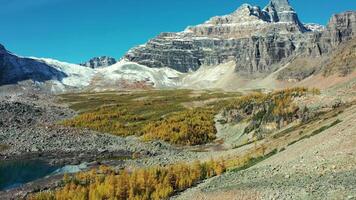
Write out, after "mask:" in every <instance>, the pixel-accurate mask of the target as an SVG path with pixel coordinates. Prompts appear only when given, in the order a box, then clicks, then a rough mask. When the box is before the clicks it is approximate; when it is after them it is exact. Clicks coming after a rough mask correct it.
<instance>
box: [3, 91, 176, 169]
mask: <svg viewBox="0 0 356 200" xmlns="http://www.w3.org/2000/svg"><path fill="white" fill-rule="evenodd" d="M0 98H1V101H0V146H1V151H0V159H1V160H15V159H24V158H42V159H44V160H48V161H50V162H51V163H52V164H61V165H63V164H79V163H81V162H91V161H95V160H105V159H113V158H114V159H117V158H120V157H122V156H131V154H132V153H135V154H137V155H140V156H146V157H147V156H156V155H160V154H167V152H171V151H172V152H174V151H175V149H174V148H171V147H170V146H169V145H166V144H163V143H160V142H151V143H143V142H141V141H140V140H139V139H137V138H135V137H128V138H122V137H117V136H113V135H109V134H101V133H96V132H93V131H91V130H87V129H74V128H69V127H63V126H61V125H58V122H59V121H61V120H63V119H67V118H69V117H72V116H74V115H75V113H74V112H73V111H72V110H70V109H68V108H66V107H65V106H63V105H57V104H56V103H55V102H56V99H54V97H49V96H42V94H38V95H33V94H31V95H29V94H21V95H18V94H17V95H10V96H0Z"/></svg>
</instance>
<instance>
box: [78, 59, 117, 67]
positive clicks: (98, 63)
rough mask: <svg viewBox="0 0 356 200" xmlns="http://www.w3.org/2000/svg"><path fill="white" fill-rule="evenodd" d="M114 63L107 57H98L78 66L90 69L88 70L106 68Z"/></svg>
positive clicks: (113, 60)
mask: <svg viewBox="0 0 356 200" xmlns="http://www.w3.org/2000/svg"><path fill="white" fill-rule="evenodd" d="M115 63H116V59H115V58H112V57H108V56H100V57H94V58H92V59H90V60H89V61H87V62H85V63H81V64H80V65H82V66H86V67H90V68H93V69H95V68H99V67H107V66H110V65H113V64H115Z"/></svg>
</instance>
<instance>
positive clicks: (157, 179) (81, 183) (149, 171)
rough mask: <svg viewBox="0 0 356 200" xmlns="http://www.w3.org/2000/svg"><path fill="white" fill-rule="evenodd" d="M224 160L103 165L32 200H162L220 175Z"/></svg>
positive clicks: (77, 175) (37, 195) (69, 179)
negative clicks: (117, 168)
mask: <svg viewBox="0 0 356 200" xmlns="http://www.w3.org/2000/svg"><path fill="white" fill-rule="evenodd" d="M225 170H226V167H225V164H224V161H219V162H217V161H213V160H211V161H209V162H204V163H200V162H198V161H196V162H194V163H193V164H183V163H182V164H175V165H171V166H167V167H150V168H145V169H135V170H127V169H126V170H122V171H120V172H118V173H117V172H116V171H115V170H113V169H111V168H108V167H104V166H101V167H100V168H99V169H98V170H95V169H93V170H91V171H89V172H81V173H78V174H76V175H75V176H73V177H69V176H65V177H64V179H63V182H64V187H63V188H60V189H58V190H56V191H47V192H40V193H37V194H34V195H31V196H30V197H29V198H28V199H29V200H68V199H70V200H86V199H89V200H102V199H115V200H126V199H128V200H151V199H153V200H160V199H167V198H168V197H170V196H172V195H173V194H174V193H175V192H179V191H183V190H185V189H187V188H189V187H191V186H193V185H195V184H197V183H198V182H199V181H201V180H204V179H207V178H210V177H213V176H216V175H220V174H222V173H224V172H225Z"/></svg>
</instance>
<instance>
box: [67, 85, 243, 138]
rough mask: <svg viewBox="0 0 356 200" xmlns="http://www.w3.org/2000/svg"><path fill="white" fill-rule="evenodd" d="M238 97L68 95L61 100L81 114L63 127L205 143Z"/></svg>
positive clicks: (172, 93)
mask: <svg viewBox="0 0 356 200" xmlns="http://www.w3.org/2000/svg"><path fill="white" fill-rule="evenodd" d="M239 96H240V93H229V92H227V93H226V92H216V91H215V92H212V91H199V92H196V91H194V92H193V91H190V90H150V91H138V92H126V93H114V92H111V93H97V94H90V93H88V94H86V93H82V94H65V95H62V96H61V97H62V101H63V102H64V103H67V104H69V105H70V107H71V108H72V109H74V110H76V111H78V112H79V113H80V114H79V115H78V116H76V117H75V118H73V119H69V120H65V121H63V122H61V124H63V125H65V126H70V127H77V128H89V129H91V130H95V131H98V132H105V133H111V134H114V135H118V136H129V135H136V136H143V138H144V139H146V140H151V139H160V140H164V141H167V142H170V143H172V144H178V145H197V144H205V143H207V142H210V141H212V140H214V139H215V133H216V130H215V127H214V114H215V112H217V111H218V110H219V109H220V108H221V107H222V106H223V105H226V104H227V102H228V100H227V99H231V98H236V97H239ZM210 99H214V100H215V99H217V100H216V101H214V102H211V103H209V104H207V105H203V107H201V108H199V107H198V108H194V109H193V110H190V109H189V108H187V107H184V106H183V105H182V104H183V103H187V102H195V101H205V100H210ZM220 101H223V102H220Z"/></svg>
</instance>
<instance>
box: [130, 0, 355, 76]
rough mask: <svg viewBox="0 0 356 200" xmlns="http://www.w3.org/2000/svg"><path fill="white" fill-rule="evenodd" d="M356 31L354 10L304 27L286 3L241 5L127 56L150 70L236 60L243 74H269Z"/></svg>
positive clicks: (275, 0)
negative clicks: (324, 23) (297, 56)
mask: <svg viewBox="0 0 356 200" xmlns="http://www.w3.org/2000/svg"><path fill="white" fill-rule="evenodd" d="M354 33H355V12H346V13H342V14H339V15H335V16H333V18H332V19H331V21H330V23H329V25H328V26H327V28H326V29H324V28H322V27H321V26H317V25H312V26H311V25H308V26H304V25H303V24H302V23H301V22H300V21H299V19H298V15H297V13H296V12H295V11H294V9H293V8H292V7H291V6H290V4H289V2H288V0H272V1H270V2H269V4H268V5H267V6H266V7H265V8H264V9H260V8H259V7H257V6H251V5H248V4H244V5H242V6H241V7H240V8H238V9H237V10H236V11H235V12H234V13H232V14H230V15H225V16H219V17H213V18H211V19H210V20H208V21H206V22H205V23H203V24H201V25H197V26H193V27H188V28H187V29H186V30H185V31H183V32H179V33H162V34H160V35H159V36H157V37H156V38H154V39H152V40H150V41H148V42H147V43H146V44H145V45H141V46H138V47H135V48H133V49H131V50H130V51H129V52H128V53H127V54H126V55H125V58H126V59H128V60H130V61H133V62H137V63H139V64H143V65H146V66H148V67H158V68H160V67H170V68H173V69H175V70H178V71H180V72H188V71H196V70H197V69H199V68H200V66H202V65H218V64H221V63H225V62H227V61H231V60H234V61H235V62H236V63H237V64H236V71H237V72H239V73H240V74H247V75H256V74H268V73H271V72H273V71H275V70H276V69H277V68H278V67H279V66H280V65H279V64H280V63H281V62H283V61H288V59H289V58H292V57H293V56H296V55H299V54H306V55H307V56H315V57H316V56H321V55H323V54H325V53H328V52H329V51H330V50H331V49H332V48H333V47H334V46H336V45H338V44H339V43H340V42H342V41H345V40H349V39H350V38H352V37H353V36H354Z"/></svg>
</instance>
